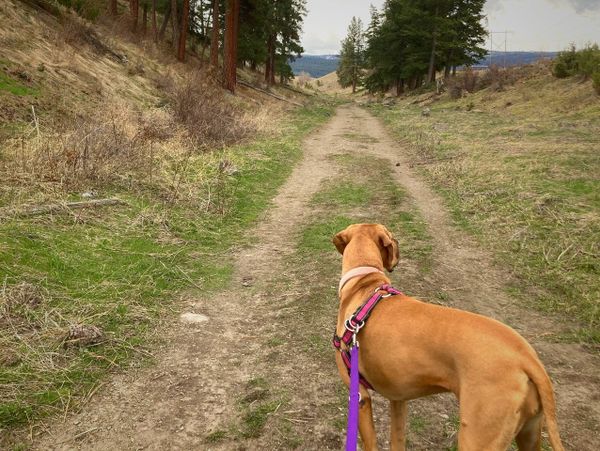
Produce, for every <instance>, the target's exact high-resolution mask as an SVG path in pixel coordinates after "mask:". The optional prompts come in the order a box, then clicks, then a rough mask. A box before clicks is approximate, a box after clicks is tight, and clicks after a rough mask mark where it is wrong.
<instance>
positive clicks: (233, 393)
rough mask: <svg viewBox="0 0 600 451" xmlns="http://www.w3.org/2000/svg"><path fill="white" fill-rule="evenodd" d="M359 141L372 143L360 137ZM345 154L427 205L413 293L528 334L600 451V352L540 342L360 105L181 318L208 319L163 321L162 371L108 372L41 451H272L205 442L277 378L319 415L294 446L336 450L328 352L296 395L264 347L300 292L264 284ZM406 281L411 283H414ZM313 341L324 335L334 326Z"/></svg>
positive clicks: (309, 147)
mask: <svg viewBox="0 0 600 451" xmlns="http://www.w3.org/2000/svg"><path fill="white" fill-rule="evenodd" d="M357 132H359V133H360V134H361V136H362V135H365V136H368V137H369V138H370V139H368V140H362V141H361V142H358V141H356V140H353V139H352V137H353V135H355V134H356V133H357ZM349 152H350V153H360V154H363V155H364V154H371V155H373V156H376V157H378V158H384V159H387V160H389V161H390V168H391V169H392V170H393V176H394V178H395V181H396V182H397V183H398V184H399V185H401V186H403V187H404V189H405V190H406V191H407V192H408V194H409V196H410V197H411V198H412V200H413V202H414V204H415V205H416V206H417V207H418V208H419V209H420V211H421V214H422V216H423V218H424V219H425V221H426V223H427V226H428V231H429V234H430V235H431V237H432V244H433V261H434V263H433V269H432V270H431V271H430V272H429V273H428V274H425V275H421V274H416V277H417V278H418V284H420V285H422V286H427V287H433V288H432V289H430V290H429V291H435V290H443V291H449V292H451V293H452V295H451V301H450V302H449V305H451V306H454V307H458V308H463V309H466V310H471V311H474V312H478V313H482V314H486V315H488V316H491V317H494V318H497V319H499V320H502V321H504V322H507V323H508V324H510V325H512V326H513V327H515V328H516V329H517V330H518V331H519V332H520V333H521V334H523V335H524V336H525V337H526V338H527V339H528V340H529V341H530V342H531V343H532V344H533V345H534V347H535V348H536V349H537V350H538V352H539V353H540V355H541V357H542V360H543V361H544V364H545V365H546V367H547V368H548V370H549V372H550V373H551V375H552V377H553V379H554V381H555V389H556V392H557V400H558V408H559V421H560V425H561V430H562V435H563V438H564V441H565V444H566V446H567V448H568V449H572V450H577V451H586V450H588V451H592V450H596V449H598V448H599V447H598V444H599V443H600V439H599V436H598V431H599V430H600V421H599V419H600V399H599V395H598V393H600V380H599V378H598V375H597V373H598V368H600V362H599V359H598V358H597V356H594V355H591V354H590V353H588V352H586V350H585V349H584V348H583V347H582V346H579V345H575V344H556V343H548V342H546V341H544V333H545V332H546V331H549V330H552V331H554V330H560V328H561V327H560V324H558V323H557V322H556V321H554V320H552V319H549V318H547V317H545V316H543V315H541V314H539V313H536V312H532V311H530V310H528V309H525V308H523V307H521V306H519V304H518V301H517V300H515V299H513V298H511V297H510V296H509V295H508V294H507V293H506V290H505V288H504V287H505V286H506V283H507V282H508V281H509V280H510V278H511V276H510V274H508V273H507V272H505V271H503V270H502V269H501V268H498V267H496V266H494V265H493V264H492V257H491V256H490V255H488V254H487V253H486V252H485V251H484V250H482V249H481V248H480V246H479V245H478V244H477V243H476V242H475V241H474V240H473V239H472V238H470V237H469V236H467V235H466V234H465V233H463V232H462V231H460V230H458V229H456V228H455V227H454V226H453V225H452V221H451V219H450V216H449V214H448V212H447V211H446V209H445V207H444V205H443V202H442V200H441V199H440V197H439V196H438V195H437V194H435V193H434V192H433V191H432V190H431V189H429V188H428V187H427V185H426V184H425V183H424V182H423V181H421V179H420V178H419V177H418V176H417V175H415V173H414V172H413V171H412V169H411V168H410V166H409V163H408V159H407V157H406V156H404V155H403V148H402V146H401V145H400V144H398V143H397V142H395V141H393V140H392V139H391V138H390V136H389V135H388V133H387V132H386V130H385V129H384V127H383V126H382V124H381V123H380V122H379V121H378V120H377V119H376V118H374V117H373V116H372V115H371V114H369V113H368V112H367V111H365V110H363V109H360V108H358V107H356V106H347V107H341V108H339V109H338V111H337V113H336V115H335V116H334V117H333V118H332V119H331V121H330V122H329V123H328V124H326V125H325V126H324V127H323V128H321V129H320V130H318V131H316V132H314V133H313V134H312V135H311V136H310V137H309V138H308V139H306V141H305V143H304V156H303V159H302V161H301V162H300V163H299V164H298V165H297V167H296V168H295V169H294V171H293V172H292V174H291V176H290V177H289V179H288V180H287V181H286V183H285V184H284V185H283V186H282V188H281V189H280V191H279V193H278V195H277V196H276V197H275V198H274V200H273V206H272V208H271V209H270V210H269V211H268V212H267V214H266V215H265V218H264V219H263V220H262V221H261V222H260V223H259V224H257V226H256V227H255V228H254V229H253V230H252V231H250V232H249V236H251V237H253V238H254V242H255V244H254V245H252V246H249V247H246V248H241V249H238V250H236V251H234V252H235V253H236V255H235V259H234V260H235V270H234V276H233V280H232V281H231V283H230V284H229V286H228V287H224V291H223V292H222V293H220V294H217V295H214V296H212V297H209V298H203V297H201V294H200V293H191V294H189V296H188V298H187V300H186V301H185V303H184V305H185V308H184V310H187V311H193V312H195V313H201V314H204V315H206V316H207V317H208V318H209V321H208V322H206V323H203V324H200V325H198V326H195V325H184V324H181V323H173V324H169V325H167V326H166V327H165V332H164V333H165V343H166V344H165V345H164V347H163V348H162V349H160V350H157V351H156V353H155V355H156V362H155V364H154V365H153V366H152V367H151V368H144V369H139V370H131V371H128V372H127V373H126V374H121V375H117V376H115V377H113V378H112V380H110V381H108V382H107V383H106V384H105V385H104V386H103V387H102V389H101V390H99V392H98V394H96V395H95V397H94V398H93V399H92V400H91V401H90V402H89V403H88V404H86V405H85V406H84V408H83V410H82V411H81V412H80V413H76V414H72V415H68V416H67V417H66V419H57V420H53V421H51V422H50V423H49V424H48V433H45V434H43V435H41V436H40V437H37V438H35V440H34V441H35V443H34V448H35V449H40V450H42V449H43V450H49V449H50V450H74V449H85V450H106V449H111V450H113V449H114V450H130V449H148V450H164V449H180V450H184V449H185V450H189V449H203V450H208V449H210V450H217V449H218V450H232V449H239V450H242V449H249V450H251V449H265V448H272V449H273V448H275V447H274V446H272V443H273V442H272V441H270V440H271V438H270V437H266V436H263V437H260V438H258V439H256V438H255V439H249V440H245V439H240V438H237V439H235V438H233V439H232V438H231V437H230V438H229V439H227V440H225V441H222V442H219V443H214V444H208V443H207V441H206V438H207V436H208V435H209V434H210V433H211V432H213V431H215V430H220V429H223V427H224V425H227V424H235V423H236V422H239V420H240V415H242V414H241V413H240V407H239V400H240V397H241V396H244V391H245V387H246V386H247V383H248V381H249V380H250V379H251V378H253V377H255V376H256V375H257V374H258V375H260V374H264V373H268V372H269V371H270V372H272V373H273V374H274V375H275V376H276V377H275V379H276V380H278V381H279V382H281V383H282V385H285V387H283V388H284V389H288V390H296V394H295V396H296V397H298V398H299V397H303V398H302V402H294V403H293V407H294V408H303V409H308V410H310V409H312V410H311V411H310V412H309V413H310V415H311V416H310V418H311V419H310V420H303V419H302V418H301V419H299V420H297V421H307V423H306V427H305V428H304V426H302V427H303V428H304V429H302V432H301V434H302V437H301V438H302V439H304V441H303V443H304V445H303V446H300V448H299V449H303V450H304V449H311V450H312V449H315V450H317V449H325V448H326V446H324V445H320V446H317V443H321V444H323V443H324V444H327V443H331V448H329V447H327V449H336V448H335V446H336V444H337V443H338V442H339V437H338V435H339V431H338V430H336V429H334V428H333V426H329V425H325V422H324V421H323V419H322V416H323V410H320V409H322V407H321V406H322V404H323V398H325V397H327V396H329V397H330V398H331V397H332V396H333V395H332V394H331V393H329V394H327V393H324V392H323V390H322V389H323V387H328V388H329V389H330V390H331V391H332V392H333V391H334V389H333V388H331V387H334V386H337V384H340V382H339V377H338V375H337V372H336V371H335V370H334V365H333V352H332V355H331V359H332V364H331V367H330V368H331V371H330V370H329V368H323V364H322V361H320V360H318V359H317V358H315V359H313V360H312V361H310V362H305V368H304V370H305V371H306V373H305V374H304V375H303V376H302V379H303V382H304V384H303V385H306V387H304V388H298V387H296V386H295V385H298V383H297V379H296V378H295V374H296V373H294V371H296V368H295V367H297V366H298V365H299V363H298V362H297V361H293V359H289V362H286V363H285V367H279V366H276V367H274V366H275V365H273V363H272V361H271V360H269V352H270V351H269V350H268V349H265V346H264V343H265V339H268V338H269V337H275V335H274V331H279V332H281V330H284V331H285V329H286V327H287V324H286V323H285V320H283V319H281V317H280V316H279V314H280V312H279V311H278V308H279V309H282V301H286V300H287V299H292V298H293V297H294V296H295V294H294V293H293V292H292V293H283V294H282V293H278V294H277V296H278V297H277V298H274V296H273V294H272V293H269V285H270V284H271V285H272V282H273V281H274V280H277V279H278V278H279V277H282V276H284V275H286V274H287V273H292V272H293V269H294V270H298V269H297V268H291V267H290V266H287V265H289V264H290V263H286V258H288V260H289V257H290V256H292V255H293V252H294V251H295V249H296V242H295V241H296V239H297V236H298V231H299V230H300V228H301V227H302V226H303V225H305V224H307V223H308V222H310V218H311V215H312V210H311V208H310V206H309V204H308V202H309V201H310V199H311V197H312V196H313V195H314V194H315V193H316V192H317V191H318V190H319V187H320V184H321V182H323V181H324V180H325V179H327V178H329V177H332V176H335V175H336V174H337V173H338V172H339V168H338V167H337V166H335V163H333V161H334V159H332V158H328V157H330V156H332V155H335V154H343V153H349ZM397 163H399V165H398V166H397V165H396V164H397ZM373 189H375V190H376V189H377V188H376V187H374V188H373ZM401 255H402V250H401ZM292 264H293V263H292ZM402 271H403V268H402V261H401V263H400V265H399V267H398V270H397V272H396V273H394V275H395V277H394V279H396V277H397V278H399V280H400V281H402V278H403V277H402ZM318 276H319V274H316V275H315V277H318ZM311 277H312V274H311ZM410 278H411V279H413V280H415V275H411V277H410ZM397 285H398V288H401V289H405V290H407V291H408V292H410V291H412V290H413V288H414V287H412V288H411V287H408V286H403V284H402V282H400V283H398V284H397ZM292 288H293V287H292ZM308 289H310V288H308ZM199 296H200V297H199ZM275 303H277V304H275ZM276 307H278V308H276ZM334 320H335V319H334V318H332V321H334ZM308 326H310V325H308ZM332 327H333V323H332ZM313 333H314V331H313ZM318 333H320V334H321V333H322V334H323V335H327V336H329V333H330V331H329V330H327V331H319V332H318ZM287 373H290V374H287ZM302 403H304V404H302ZM377 404H378V405H377V415H378V416H379V419H378V421H377V424H378V430H379V434H380V443H385V442H386V439H384V438H383V437H384V436H387V434H388V428H387V425H388V424H389V422H388V420H387V415H388V412H387V410H384V409H383V407H382V406H381V404H385V403H377ZM412 405H413V404H412V403H411V408H412ZM414 405H415V406H416V408H417V409H421V411H423V412H425V414H427V415H430V416H431V417H433V416H434V415H435V416H437V415H438V414H441V413H443V412H445V411H446V409H447V408H448V407H449V406H451V405H452V401H450V398H449V397H447V396H446V397H431V398H427V399H426V400H419V401H416V402H415V404H414ZM303 412H304V411H303ZM340 414H341V413H340ZM303 418H304V417H303ZM313 419H314V424H311V422H312V421H313ZM301 424H302V425H304V424H305V423H301ZM435 427H437V424H436V425H435ZM440 433H441V432H440ZM319 434H320V436H319V437H317V438H314V437H315V436H317V435H319ZM336 434H337V435H336ZM327 435H329V436H332V435H333V436H334V437H333V439H331V441H330V442H327V441H326V440H325V439H323V437H326V436H327ZM418 435H419V434H418V433H415V434H414V436H416V439H415V440H413V442H412V443H411V445H410V446H409V449H424V450H425V449H431V450H435V449H439V448H436V447H435V446H434V447H431V445H429V443H431V442H430V441H428V438H429V437H423V438H422V439H420V438H419V436H418ZM386 438H387V437H386ZM319 440H321V441H319ZM268 445H271V446H268ZM276 449H280V448H276Z"/></svg>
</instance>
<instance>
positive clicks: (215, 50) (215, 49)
mask: <svg viewBox="0 0 600 451" xmlns="http://www.w3.org/2000/svg"><path fill="white" fill-rule="evenodd" d="M212 14H213V17H212V21H213V23H212V33H211V36H210V64H211V65H212V66H213V67H217V66H218V65H219V33H220V31H219V24H220V23H221V21H220V19H219V0H213V11H212Z"/></svg>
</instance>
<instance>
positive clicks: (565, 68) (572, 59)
mask: <svg viewBox="0 0 600 451" xmlns="http://www.w3.org/2000/svg"><path fill="white" fill-rule="evenodd" d="M576 68H577V49H576V48H575V44H571V46H570V47H569V49H568V50H565V51H564V52H560V53H559V54H558V56H557V57H556V59H555V60H554V66H553V68H552V73H553V74H554V76H555V77H557V78H567V77H571V76H573V75H575V74H576V73H577V72H576Z"/></svg>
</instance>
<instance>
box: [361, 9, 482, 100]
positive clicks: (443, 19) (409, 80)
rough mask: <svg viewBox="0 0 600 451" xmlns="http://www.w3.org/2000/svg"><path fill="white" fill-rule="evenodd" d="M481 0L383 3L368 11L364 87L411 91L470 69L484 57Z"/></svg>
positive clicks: (373, 89) (399, 91)
mask: <svg viewBox="0 0 600 451" xmlns="http://www.w3.org/2000/svg"><path fill="white" fill-rule="evenodd" d="M484 4H485V0H387V1H386V2H385V4H384V8H383V10H382V12H381V13H379V12H377V11H376V10H374V11H372V18H371V25H370V26H369V29H368V31H367V50H366V61H367V67H368V69H369V70H368V76H367V78H366V81H365V85H366V86H367V88H368V89H369V90H371V91H375V90H387V89H389V88H390V87H392V86H394V85H395V86H396V89H397V92H398V94H400V93H401V92H402V91H403V90H404V87H405V86H408V87H409V88H410V89H414V88H416V87H419V86H421V85H422V83H423V81H424V80H427V81H429V82H432V81H435V76H436V72H437V71H439V70H442V69H444V70H445V73H446V75H448V74H449V71H450V68H452V67H456V66H457V65H463V64H465V65H469V64H473V62H475V61H477V60H478V59H479V58H481V56H483V55H484V54H485V50H484V49H483V48H482V47H481V44H482V43H483V41H484V39H485V30H484V28H483V26H482V25H481V20H482V18H483V15H482V9H483V6H484Z"/></svg>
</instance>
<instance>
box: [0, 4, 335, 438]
mask: <svg viewBox="0 0 600 451" xmlns="http://www.w3.org/2000/svg"><path fill="white" fill-rule="evenodd" d="M0 22H2V23H11V27H2V28H0V42H1V43H2V44H1V45H0V117H1V119H2V121H1V126H0V448H4V446H5V445H6V444H7V443H10V440H11V439H10V437H11V436H10V434H9V432H10V431H14V430H15V428H16V429H18V428H19V427H21V426H23V425H25V424H27V423H29V422H32V421H34V420H36V419H38V418H40V417H43V416H45V415H48V414H56V413H64V412H66V411H67V410H68V409H70V408H72V407H73V406H75V405H77V404H78V402H79V401H81V400H85V399H86V397H88V396H90V395H91V394H92V393H93V392H94V391H95V390H96V389H97V388H98V386H99V385H98V384H100V381H101V379H102V377H104V376H105V375H106V374H107V373H108V372H110V371H113V370H115V369H120V368H126V367H127V366H129V365H132V364H139V363H140V360H141V359H144V358H147V357H151V355H152V354H151V352H150V351H149V349H150V345H151V344H155V343H156V341H157V339H158V337H157V336H156V331H157V328H158V327H159V326H160V324H161V322H162V321H169V318H171V317H172V314H173V312H176V311H177V309H178V308H179V307H178V306H179V304H178V300H179V299H180V297H181V296H182V295H183V294H184V293H188V294H189V293H191V292H192V290H196V289H201V290H202V291H203V292H210V290H213V289H216V288H218V287H221V286H223V285H225V284H226V282H227V280H228V278H229V276H230V273H231V262H230V259H231V255H232V248H233V246H234V245H239V244H240V243H241V242H242V240H243V233H242V232H243V231H244V230H245V229H247V228H248V227H249V226H250V225H251V224H252V223H253V222H254V221H255V220H256V219H257V218H258V217H259V216H260V215H261V213H262V212H263V211H264V210H265V208H266V207H267V206H268V204H269V200H270V198H271V197H272V196H273V194H274V193H275V191H276V189H277V187H278V186H279V185H280V184H281V183H282V182H283V180H285V178H286V176H287V174H288V173H289V171H290V170H291V168H292V166H293V163H294V162H295V161H297V159H298V158H299V156H300V155H301V142H302V139H303V137H304V136H305V135H306V134H307V133H308V132H309V131H310V130H312V129H313V128H314V127H316V126H317V125H318V124H320V123H321V122H323V121H325V120H326V119H327V118H328V117H329V112H330V106H328V105H326V104H324V103H320V102H316V101H313V102H312V103H311V104H307V105H306V106H305V107H304V108H297V109H295V110H286V109H285V108H287V107H283V106H282V105H288V104H285V103H282V102H278V103H276V104H274V103H271V100H265V98H264V97H262V95H261V94H258V93H254V92H253V91H251V90H244V89H240V91H239V95H237V96H235V97H232V96H230V95H228V94H225V93H224V92H223V91H222V90H221V89H220V88H219V86H218V84H217V82H216V81H215V80H214V77H213V75H212V74H211V73H210V71H205V70H204V69H203V67H201V66H202V62H201V61H199V60H198V59H197V58H194V57H193V55H191V56H190V58H189V59H190V60H191V61H190V62H189V63H188V64H187V65H182V64H180V63H176V62H175V61H173V59H172V58H171V57H170V56H167V55H168V53H170V52H165V51H163V49H162V48H161V46H155V45H154V44H153V43H151V42H148V41H145V40H139V39H133V38H132V37H131V36H128V35H127V34H126V33H125V32H123V31H122V30H121V29H120V28H119V26H118V24H117V25H116V26H113V25H110V26H109V25H108V24H103V23H102V21H101V20H100V21H99V23H98V24H95V25H93V24H90V23H87V22H84V21H82V20H81V19H80V18H78V17H75V16H73V15H71V14H68V13H67V12H65V11H63V15H62V16H61V17H60V18H57V17H53V16H51V15H48V14H46V13H42V12H40V11H34V10H32V9H29V8H27V7H24V6H23V5H22V4H21V3H18V2H13V1H8V2H3V3H2V4H1V5H0ZM165 45H168V44H165ZM242 76H244V77H246V78H251V77H252V76H253V74H249V73H248V74H242ZM281 94H283V93H281ZM286 95H289V93H287V92H286ZM301 99H304V97H303V96H297V98H296V99H295V100H296V101H298V100H301ZM32 107H33V108H32ZM267 114H268V115H269V116H268V120H267ZM273 118H276V120H273ZM90 198H91V200H98V199H103V198H118V199H120V201H121V203H120V204H119V205H112V206H107V207H104V208H87V209H83V210H72V209H70V208H67V207H65V203H66V202H71V201H83V202H87V201H90ZM49 204H52V205H55V206H56V208H55V209H54V210H53V211H52V212H51V213H46V214H37V215H34V214H32V211H33V210H32V208H34V207H38V206H45V205H49ZM11 433H12V432H11Z"/></svg>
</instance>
